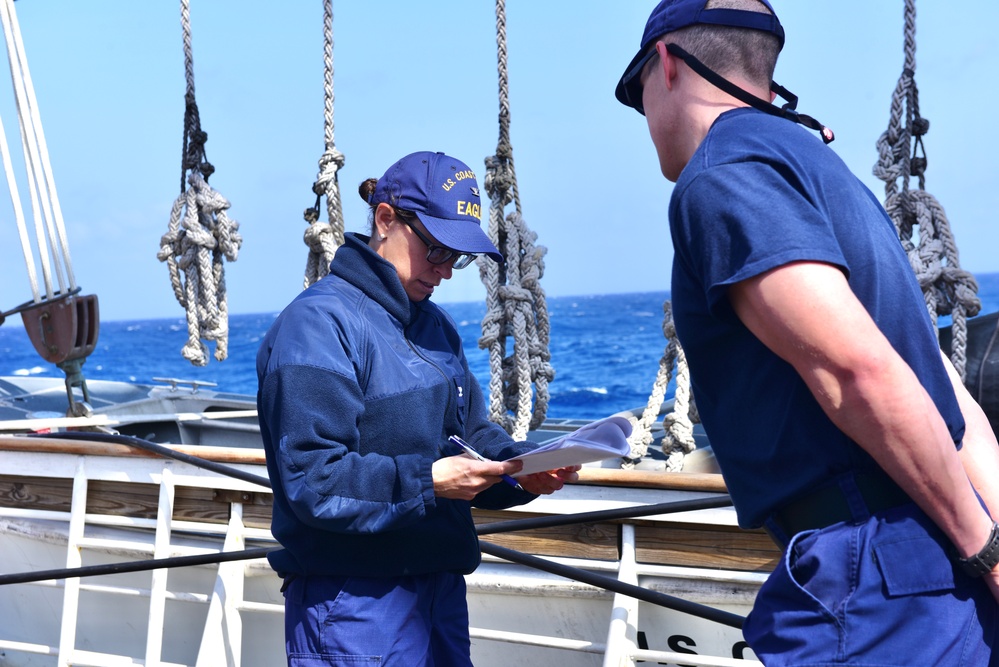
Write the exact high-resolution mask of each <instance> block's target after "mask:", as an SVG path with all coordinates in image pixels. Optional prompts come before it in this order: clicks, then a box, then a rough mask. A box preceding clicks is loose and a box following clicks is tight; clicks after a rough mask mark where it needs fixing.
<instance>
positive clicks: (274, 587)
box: [0, 393, 765, 667]
mask: <svg viewBox="0 0 999 667" xmlns="http://www.w3.org/2000/svg"><path fill="white" fill-rule="evenodd" d="M191 398H192V397H191V396H187V399H191ZM187 399H185V400H187ZM198 400H199V401H209V402H210V400H211V397H210V395H207V394H204V393H202V395H201V396H200V397H199V398H198ZM198 407H199V406H196V405H194V404H193V403H190V401H189V404H188V403H185V404H183V405H181V404H180V403H177V404H173V403H169V402H168V403H167V404H159V405H156V406H152V405H150V406H147V408H146V412H147V413H161V412H163V411H172V412H173V413H184V414H187V413H189V411H191V410H194V409H197V408H198ZM223 407H224V408H225V409H226V410H229V411H230V412H233V414H236V417H235V419H236V421H237V424H242V423H243V421H242V420H244V417H245V415H240V414H238V410H236V408H239V407H241V406H239V405H231V404H228V405H225V406H223ZM242 407H246V406H242ZM108 418H109V417H108V416H105V417H104V419H108ZM114 419H120V417H114ZM159 419H160V418H159V417H155V418H154V421H157V422H158V421H159ZM136 428H139V429H140V430H141V428H142V425H139V426H137V427H136ZM150 428H155V429H162V428H163V424H159V425H158V426H157V425H154V427H150ZM183 428H184V429H185V430H186V431H187V435H188V436H190V437H191V438H192V439H195V440H196V441H198V442H202V443H213V442H223V443H224V444H225V445H226V446H225V447H211V446H202V447H198V448H184V451H195V450H196V451H198V452H199V453H205V455H206V456H215V455H216V454H217V455H218V456H220V457H223V458H225V457H234V458H235V462H230V463H229V464H230V465H232V466H233V467H234V468H237V469H239V470H241V471H243V472H244V473H253V474H256V475H261V476H265V475H266V470H265V468H264V466H263V465H262V455H261V453H260V452H259V451H255V450H254V449H253V447H252V441H253V438H258V437H259V436H256V435H255V434H253V433H250V432H248V431H247V430H246V429H244V428H242V426H239V427H237V428H234V429H227V428H220V427H219V425H218V424H214V423H213V424H211V425H210V427H207V428H205V429H203V430H202V429H201V427H200V426H197V425H191V424H189V425H187V426H184V427H183ZM235 441H239V442H235ZM234 443H235V444H234ZM240 444H242V445H243V446H242V447H240V446H239V445H240ZM248 461H253V462H248ZM0 475H2V476H4V479H5V480H6V482H5V483H9V481H10V480H11V479H12V478H16V479H23V480H24V486H23V488H18V486H17V484H16V483H15V484H13V486H12V487H11V489H12V490H9V494H10V495H16V494H17V493H22V494H23V496H24V502H23V506H17V505H19V503H14V505H15V506H10V505H11V503H10V502H7V505H8V506H6V507H0V563H2V564H3V565H2V570H3V573H5V574H10V573H18V572H39V571H43V570H56V569H59V568H63V567H66V566H67V565H69V566H73V567H75V566H79V565H82V566H84V567H87V566H92V565H98V564H105V563H112V562H133V561H140V560H146V559H150V558H152V557H154V556H155V557H157V558H167V557H177V556H185V555H192V554H204V553H211V552H218V551H221V550H225V551H238V550H241V549H243V548H244V547H250V548H252V547H260V546H274V542H273V540H272V538H271V537H270V534H269V531H267V530H266V528H264V527H252V524H253V521H252V520H250V519H248V520H247V523H246V524H245V525H244V523H243V517H244V516H247V517H249V516H250V514H249V513H250V512H252V511H253V510H254V509H256V510H259V509H260V507H261V505H262V503H263V502H264V501H266V505H267V507H268V508H269V497H267V495H266V494H267V489H266V488H264V487H262V486H259V485H255V484H253V483H251V482H249V481H244V480H240V479H234V478H231V477H225V476H222V475H220V474H218V473H216V472H209V471H205V470H202V469H200V468H197V467H194V466H192V465H190V464H189V463H185V462H181V461H175V460H163V459H160V458H155V457H151V456H137V455H135V454H134V452H132V451H130V450H128V449H127V448H125V447H123V446H120V445H107V444H104V443H81V442H74V441H69V440H66V439H64V438H60V437H58V434H55V435H54V436H53V437H50V438H44V439H41V440H40V439H30V440H27V441H26V439H24V438H15V437H11V436H2V435H0ZM39 480H62V481H65V480H73V486H72V490H73V495H72V505H71V506H70V507H63V508H62V510H60V511H53V510H51V509H40V508H39V506H38V503H37V502H36V501H37V500H38V498H37V497H36V496H33V495H32V494H33V493H35V491H34V490H35V489H36V488H41V487H44V486H45V484H46V482H40V481H39ZM101 484H105V485H107V484H117V485H118V486H117V487H115V488H118V489H121V490H122V492H124V493H126V497H127V493H128V491H129V490H131V489H132V488H133V486H135V487H137V486H138V485H143V484H144V485H146V487H145V488H147V489H148V488H154V487H151V486H150V485H155V488H158V489H159V491H158V493H159V496H158V500H154V505H155V506H158V510H156V508H155V507H154V508H153V509H154V511H152V512H151V513H150V514H149V515H148V516H146V518H134V517H133V518H127V516H126V515H127V514H128V512H126V511H124V510H123V511H121V512H119V511H117V510H116V509H115V508H116V507H117V505H116V504H111V509H109V508H108V507H107V506H106V505H107V504H108V503H110V501H109V499H108V498H107V497H104V496H102V495H100V494H97V493H96V491H95V492H93V493H90V494H89V500H88V492H87V489H88V487H89V488H92V489H103V488H104V487H101V486H99V485H101ZM66 488H67V489H69V485H68V484H66ZM191 489H204V490H206V492H207V493H209V494H210V495H211V494H213V495H214V497H215V498H216V501H215V502H214V504H213V507H214V510H213V511H215V512H217V511H218V507H219V503H218V501H217V499H218V498H222V499H225V501H226V503H227V504H223V505H222V507H223V509H224V511H225V512H227V513H229V514H231V517H232V518H230V520H229V523H228V525H226V524H225V523H220V522H217V521H216V522H214V523H212V522H211V521H210V520H209V519H207V518H205V519H204V520H200V519H196V518H194V519H192V518H190V517H185V518H178V517H177V512H178V511H179V510H178V507H179V506H180V504H181V501H180V499H179V498H180V496H182V495H183V493H182V491H185V490H186V491H190V490H191ZM67 493H68V491H67ZM102 493H103V492H102ZM137 493H138V492H137ZM36 495H37V494H36ZM712 495H717V494H712V493H709V492H702V491H690V490H663V489H648V488H626V487H617V488H611V487H607V486H599V485H573V486H571V487H567V488H566V489H565V490H563V491H562V492H560V493H559V494H556V495H555V496H552V497H543V498H539V499H538V500H536V501H535V502H533V503H531V504H529V505H526V506H523V507H521V508H517V509H516V510H515V511H511V512H509V513H508V514H509V516H506V517H505V518H507V519H516V518H517V517H518V514H522V515H524V516H536V515H555V516H558V515H564V514H573V513H577V512H592V511H598V510H610V509H620V508H624V507H637V508H641V507H643V506H645V505H649V504H655V503H663V502H670V501H674V500H685V499H691V498H709V497H711V496H712ZM153 497H154V498H155V497H156V496H155V492H154V495H153ZM241 499H242V501H241ZM118 502H119V501H117V500H115V501H114V503H118ZM88 503H89V506H88ZM127 504H128V503H127V502H122V503H121V507H125V506H127ZM153 516H155V518H153ZM666 520H668V521H670V522H672V524H674V525H683V524H684V523H687V524H690V525H691V526H699V525H716V526H726V527H730V526H734V514H733V512H732V510H731V509H730V508H723V509H711V510H699V511H696V512H686V513H684V514H675V515H669V516H668V517H661V516H656V517H646V518H644V519H643V522H644V524H646V525H654V524H655V522H657V521H666ZM257 523H258V524H259V517H258V519H257ZM621 523H623V524H625V525H623V526H622V527H621V528H620V531H621V532H620V534H619V536H618V537H617V538H615V539H617V540H619V541H620V548H619V549H618V548H614V549H613V551H614V554H615V556H614V557H613V558H612V559H605V558H603V557H601V558H600V559H595V558H580V557H577V558H566V557H549V560H552V561H555V562H558V563H562V564H569V565H574V566H577V567H581V568H583V569H584V570H586V571H588V572H596V573H599V574H602V575H605V576H608V577H611V578H613V579H620V580H621V581H624V582H626V583H637V584H639V585H641V586H642V587H644V588H647V589H650V590H654V591H659V592H661V593H666V594H669V595H673V596H677V597H681V598H683V599H685V600H688V601H691V602H696V603H699V604H703V605H708V606H711V607H717V608H721V609H725V610H727V611H730V612H733V613H735V614H739V615H745V614H746V613H747V612H748V611H749V609H750V607H751V605H752V601H753V598H754V596H755V593H756V590H757V588H758V586H759V584H760V583H761V582H762V580H763V578H764V576H765V575H764V574H761V573H759V572H746V571H739V570H737V569H736V570H731V569H730V570H722V569H707V568H696V567H689V566H688V567H678V566H668V565H655V564H649V563H636V562H635V561H636V558H635V553H636V545H638V546H637V548H638V549H641V548H643V547H642V545H641V538H638V539H635V538H634V535H635V530H639V529H638V528H634V527H633V526H632V523H633V522H630V521H624V522H621ZM639 523H642V522H639ZM614 525H617V524H614ZM636 525H638V524H636ZM495 537H496V541H501V539H499V536H495ZM600 537H602V538H606V536H605V535H604V536H600ZM481 539H482V540H483V541H492V540H493V539H494V536H492V535H484V536H482V538H481ZM644 548H646V549H648V546H645V547H644ZM637 560H641V558H639V559H637ZM467 580H468V588H469V595H468V601H469V612H470V621H471V626H472V630H471V633H472V653H473V660H474V662H475V664H476V665H477V666H478V667H491V666H494V665H495V666H497V667H499V666H500V665H503V666H507V665H511V664H523V665H536V664H557V665H581V666H582V665H608V666H609V665H614V666H615V667H616V666H617V665H634V664H635V658H636V657H643V658H644V659H645V660H646V661H647V662H652V663H655V662H662V663H667V661H668V659H669V656H670V653H669V652H679V653H680V654H683V655H679V656H676V655H674V657H673V659H681V660H682V662H680V663H679V664H685V665H686V664H699V665H700V664H704V665H736V664H759V663H752V662H747V661H733V660H732V656H733V654H735V655H736V656H739V655H744V657H752V654H751V652H749V651H748V650H746V651H743V650H742V646H743V645H742V644H741V641H742V637H741V633H740V631H739V630H738V629H736V628H734V627H729V626H727V625H723V624H720V623H717V622H715V621H711V620H704V619H699V618H696V617H693V616H689V615H686V614H682V613H680V612H675V611H670V610H667V609H663V608H661V607H658V606H656V605H653V604H649V603H645V602H643V603H640V604H639V603H637V602H635V601H634V600H633V599H632V598H626V597H624V596H619V595H615V594H612V593H610V592H608V591H606V590H602V589H599V588H595V587H593V586H591V585H588V584H583V583H579V582H577V581H572V580H570V579H566V578H563V577H561V576H557V575H554V574H547V573H544V572H540V571H538V570H534V569H531V568H528V567H526V566H523V565H517V564H513V563H509V562H506V561H501V560H498V559H496V558H493V557H491V556H486V557H485V558H484V561H483V564H482V566H481V567H480V568H479V570H478V571H476V572H475V573H474V574H472V575H470V576H469V577H468V578H467ZM279 587H280V580H279V579H278V578H277V576H276V575H275V574H274V573H273V572H272V571H271V570H270V568H269V567H268V566H267V564H266V560H265V559H257V560H253V561H233V562H230V563H225V564H222V565H219V566H217V565H199V566H196V567H183V568H175V569H169V570H167V569H159V570H155V571H152V572H150V571H144V572H130V573H123V574H111V575H103V576H99V577H82V578H74V579H64V580H63V579H60V580H58V581H53V580H49V581H47V582H38V583H18V584H9V585H2V586H0V618H2V622H0V652H2V653H0V665H63V664H78V665H128V664H147V665H154V664H159V665H204V666H207V667H217V666H218V665H243V666H245V667H258V666H260V667H263V666H265V665H267V666H272V665H277V664H284V662H285V658H284V650H283V646H284V641H283V637H284V630H283V613H282V604H283V600H282V596H281V594H280V591H279ZM646 647H647V648H648V649H649V650H650V651H653V653H645V654H644V655H643V654H642V652H641V651H640V650H638V649H642V648H646ZM655 652H658V653H655ZM692 652H696V653H697V654H698V655H697V656H694V655H688V654H690V653H692ZM708 655H711V656H715V658H711V659H708V658H705V656H708Z"/></svg>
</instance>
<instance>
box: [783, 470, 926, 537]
mask: <svg viewBox="0 0 999 667" xmlns="http://www.w3.org/2000/svg"><path fill="white" fill-rule="evenodd" d="M851 478H852V479H851ZM843 484H855V485H856V487H857V491H859V493H860V497H861V498H862V499H863V503H864V505H865V506H866V515H864V512H862V511H856V510H859V509H861V508H856V507H855V508H853V509H851V507H850V501H849V500H848V499H847V495H846V493H845V492H844V491H843V486H842V485H843ZM911 502H912V499H911V498H910V497H909V496H908V495H907V494H906V493H905V491H903V490H902V489H901V488H899V486H898V485H897V484H896V483H895V482H894V481H892V479H891V478H890V477H888V475H886V474H884V473H882V472H858V473H855V474H853V475H851V476H849V477H848V478H844V479H841V480H839V482H838V483H834V484H830V485H828V486H824V487H822V488H820V489H818V490H817V491H812V492H811V493H806V494H804V495H802V496H799V497H798V498H795V499H794V500H792V501H791V502H790V503H788V504H787V505H785V506H784V507H782V508H781V509H779V510H777V511H776V512H774V513H773V514H772V515H770V518H769V519H768V520H767V523H766V525H765V526H764V529H765V530H766V531H767V533H769V534H770V537H772V538H773V540H774V542H776V543H777V544H779V545H780V546H781V547H785V546H787V543H788V541H789V540H790V539H791V538H792V537H794V536H795V535H797V534H798V533H800V532H803V531H806V530H815V529H818V528H825V527H826V526H831V525H833V524H834V523H840V522H843V521H847V522H858V521H864V520H866V519H867V517H868V516H870V515H871V514H874V513H876V512H882V511H884V510H887V509H891V508H893V507H898V506H900V505H905V504H907V503H911Z"/></svg>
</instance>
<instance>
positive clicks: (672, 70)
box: [656, 42, 677, 90]
mask: <svg viewBox="0 0 999 667" xmlns="http://www.w3.org/2000/svg"><path fill="white" fill-rule="evenodd" d="M656 50H657V51H659V63H660V67H662V71H663V75H664V76H665V77H666V90H673V85H674V84H675V82H676V75H677V58H675V57H674V56H673V54H671V53H670V52H669V51H667V50H666V43H665V42H656Z"/></svg>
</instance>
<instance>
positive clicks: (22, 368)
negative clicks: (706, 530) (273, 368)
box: [0, 273, 999, 419]
mask: <svg viewBox="0 0 999 667" xmlns="http://www.w3.org/2000/svg"><path fill="white" fill-rule="evenodd" d="M976 278H977V280H978V282H979V298H980V299H981V300H982V310H981V314H986V313H990V312H995V311H997V310H999V273H989V274H981V275H976ZM667 299H669V292H667V291H658V292H635V293H628V294H603V295H588V296H557V297H549V298H548V299H547V302H548V313H549V319H550V321H551V335H550V338H551V341H550V345H549V350H550V352H551V363H552V366H553V367H554V369H555V379H554V380H553V381H552V382H551V384H550V385H549V393H550V400H549V408H548V416H549V417H564V418H572V419H597V418H600V417H604V416H607V415H609V414H613V413H615V412H620V411H622V410H629V409H633V408H643V407H644V406H645V405H646V404H647V403H648V399H649V395H650V393H651V391H652V385H653V383H654V382H655V379H656V374H657V372H658V369H659V360H660V358H661V357H662V354H663V351H664V349H665V346H666V340H665V338H664V336H663V333H662V322H663V304H664V302H665V301H666V300H667ZM440 305H441V306H442V307H443V308H444V309H445V310H447V311H448V313H450V315H451V317H452V318H453V319H454V321H455V323H456V324H457V326H458V330H459V332H460V334H461V336H462V341H463V344H464V347H465V354H466V356H467V357H468V363H469V367H470V368H471V370H472V372H473V373H474V374H475V376H476V378H477V379H478V380H479V383H480V384H481V385H482V387H483V391H484V392H488V387H489V374H490V371H489V355H488V352H487V351H486V350H482V349H479V347H478V340H479V337H480V336H481V335H482V329H481V322H482V317H483V316H484V315H485V312H486V305H485V303H484V302H477V301H475V302H459V303H447V304H443V303H442V304H440ZM178 308H179V307H178ZM277 315H278V313H276V312H273V313H255V314H236V315H232V314H230V316H229V357H228V358H227V359H226V360H225V361H221V362H219V361H216V360H215V359H214V357H213V358H211V359H210V361H209V363H208V365H207V366H204V367H197V366H194V365H192V364H191V363H190V362H189V361H187V360H186V359H184V358H183V357H182V356H181V354H180V351H181V349H182V348H183V346H184V344H185V343H186V341H187V322H186V319H185V317H184V314H183V313H182V312H181V313H178V315H177V316H176V317H164V318H155V319H140V320H116V321H107V322H101V328H100V334H99V337H98V343H97V347H96V348H95V350H94V352H93V353H92V354H91V355H90V357H89V358H88V359H87V361H86V363H85V364H84V366H83V373H84V375H85V377H86V378H88V379H94V380H98V379H100V380H118V381H126V382H138V383H143V384H155V383H156V382H155V381H154V378H175V379H180V380H196V381H198V382H201V383H212V384H214V385H216V389H217V390H219V391H225V392H231V393H236V394H247V395H254V394H255V393H256V390H257V379H256V370H255V360H256V353H257V348H258V347H259V345H260V341H261V340H262V338H263V336H264V334H265V333H266V331H267V329H268V328H269V326H270V324H271V323H272V322H273V321H274V318H275V317H277ZM12 320H13V321H10V322H7V323H6V325H5V326H0V375H7V376H38V377H57V378H58V377H64V375H63V373H62V371H61V370H59V368H57V367H56V366H55V365H53V364H48V363H47V362H45V361H44V360H43V359H42V358H41V357H40V356H38V354H37V353H36V352H35V350H34V347H33V346H32V344H31V342H30V341H29V340H28V337H27V335H26V334H25V332H24V329H23V326H21V322H20V318H19V317H17V318H12ZM947 324H949V318H948V317H942V318H940V321H939V325H940V326H945V325H947ZM507 346H508V350H507V352H508V354H509V353H510V351H511V350H512V340H511V339H508V341H507ZM209 348H210V349H211V350H214V346H213V345H210V346H209ZM667 396H672V385H671V387H670V389H669V390H668V392H667Z"/></svg>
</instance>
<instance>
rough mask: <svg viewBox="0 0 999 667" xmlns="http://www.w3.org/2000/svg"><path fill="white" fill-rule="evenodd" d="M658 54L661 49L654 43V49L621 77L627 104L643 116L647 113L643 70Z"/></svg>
mask: <svg viewBox="0 0 999 667" xmlns="http://www.w3.org/2000/svg"><path fill="white" fill-rule="evenodd" d="M657 55H659V49H658V48H656V46H655V44H653V48H652V50H651V51H649V52H648V53H646V54H645V55H644V56H642V59H641V60H639V61H638V62H637V63H635V66H634V67H632V68H631V69H630V70H628V71H627V72H626V73H625V75H624V76H623V77H622V78H621V81H622V83H624V97H625V100H624V102H625V104H627V105H628V106H630V107H631V108H633V109H635V110H636V111H637V112H638V113H640V114H642V115H643V116H644V115H645V106H644V105H643V104H642V90H644V88H645V86H643V85H642V70H644V69H645V66H646V65H648V64H649V61H650V60H652V58H653V57H655V56H657Z"/></svg>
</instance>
